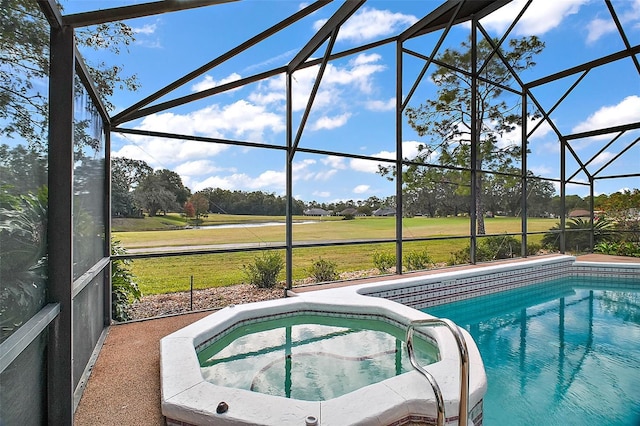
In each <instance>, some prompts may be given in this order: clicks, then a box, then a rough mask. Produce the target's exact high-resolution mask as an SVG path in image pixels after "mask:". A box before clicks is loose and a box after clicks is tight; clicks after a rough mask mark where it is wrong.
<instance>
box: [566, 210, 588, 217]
mask: <svg viewBox="0 0 640 426" xmlns="http://www.w3.org/2000/svg"><path fill="white" fill-rule="evenodd" d="M569 217H591V212H590V211H589V210H583V209H575V210H571V211H570V212H569Z"/></svg>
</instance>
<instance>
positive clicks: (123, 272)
mask: <svg viewBox="0 0 640 426" xmlns="http://www.w3.org/2000/svg"><path fill="white" fill-rule="evenodd" d="M111 253H113V254H125V253H126V250H125V248H124V247H122V246H121V245H120V241H117V240H112V241H111ZM130 265H131V260H129V259H114V260H112V261H111V317H112V318H113V319H114V320H116V321H128V320H130V319H131V316H130V315H129V312H128V308H129V306H131V304H132V303H134V302H136V301H138V300H140V298H141V297H142V292H141V291H140V288H139V287H138V284H137V283H136V281H135V279H136V277H135V275H133V273H132V272H131V270H130V269H129V267H130Z"/></svg>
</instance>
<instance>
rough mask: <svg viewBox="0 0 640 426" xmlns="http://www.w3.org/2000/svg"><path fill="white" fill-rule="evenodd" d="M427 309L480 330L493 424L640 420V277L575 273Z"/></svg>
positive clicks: (487, 417) (488, 416)
mask: <svg viewBox="0 0 640 426" xmlns="http://www.w3.org/2000/svg"><path fill="white" fill-rule="evenodd" d="M424 312H427V313H429V314H431V315H434V316H438V317H444V318H449V319H451V320H453V321H454V322H456V323H457V324H458V325H459V326H460V327H462V328H465V329H466V330H467V331H468V332H469V333H470V334H471V335H472V336H473V338H474V340H475V342H476V344H477V346H478V348H479V350H480V353H481V355H482V358H483V361H484V365H485V370H486V374H487V380H488V391H487V394H486V395H485V399H484V424H485V425H487V426H503V425H532V424H545V425H587V424H597V425H616V426H624V425H629V426H637V425H639V424H640V278H637V279H633V278H625V279H612V278H605V279H603V278H591V277H567V278H562V279H556V280H551V281H548V282H546V283H541V284H534V285H530V286H527V287H523V288H519V289H515V290H509V291H506V292H502V293H496V294H491V295H485V296H480V297H476V298H473V299H467V300H463V301H458V302H453V303H448V304H444V305H440V306H434V307H429V308H425V309H424ZM514 419H516V420H514Z"/></svg>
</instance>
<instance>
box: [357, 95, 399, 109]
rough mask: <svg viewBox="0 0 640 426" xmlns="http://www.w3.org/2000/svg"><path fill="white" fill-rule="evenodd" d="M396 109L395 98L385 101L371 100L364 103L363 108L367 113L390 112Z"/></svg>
mask: <svg viewBox="0 0 640 426" xmlns="http://www.w3.org/2000/svg"><path fill="white" fill-rule="evenodd" d="M395 107H396V98H395V97H394V98H390V99H388V100H386V101H379V100H372V101H367V102H366V103H365V108H366V109H368V110H369V111H392V110H394V109H395Z"/></svg>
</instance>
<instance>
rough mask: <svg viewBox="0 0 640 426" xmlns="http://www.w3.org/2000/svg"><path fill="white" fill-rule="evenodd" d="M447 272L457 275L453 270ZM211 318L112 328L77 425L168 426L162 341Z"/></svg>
mask: <svg viewBox="0 0 640 426" xmlns="http://www.w3.org/2000/svg"><path fill="white" fill-rule="evenodd" d="M536 258H538V257H536ZM524 260H531V258H528V259H514V260H508V261H504V262H519V261H524ZM576 260H578V261H581V262H612V263H640V258H629V257H622V256H606V255H599V254H588V255H584V256H578V257H577V258H576ZM497 263H498V262H492V263H490V264H483V265H476V266H462V267H458V268H460V269H470V268H482V267H484V266H485V265H495V264H497ZM446 270H447V271H449V270H453V268H447V269H446ZM439 272H443V270H442V269H440V270H435V271H426V272H422V273H420V275H428V274H433V273H439ZM415 275H418V274H404V275H402V276H381V277H375V278H369V279H364V280H355V281H352V282H346V283H335V284H331V285H323V286H307V287H302V288H296V290H295V291H312V290H320V289H327V288H330V287H331V286H333V287H338V286H345V285H353V284H364V283H367V282H379V281H383V280H392V279H395V278H400V277H407V276H415ZM210 313H211V312H210V311H206V312H197V313H189V314H183V315H176V316H172V317H164V318H157V319H150V320H145V321H139V322H132V323H127V324H119V325H113V326H111V327H110V328H109V330H108V333H107V337H106V339H105V342H104V345H103V347H102V350H101V351H100V354H99V356H98V359H97V361H96V364H95V365H94V367H93V370H92V373H91V376H90V378H89V381H88V383H87V386H86V389H85V391H84V394H83V396H82V399H81V400H80V402H79V404H78V408H77V410H76V413H75V416H74V421H75V424H76V425H91V426H94V425H137V426H138V425H139V426H145V425H149V426H152V425H164V424H165V421H164V417H163V416H162V413H161V407H160V339H161V338H162V337H164V336H166V335H168V334H171V333H173V332H174V331H176V330H179V329H181V328H182V327H185V326H187V325H189V324H191V323H193V322H195V321H197V320H199V319H201V318H203V317H205V316H207V315H209V314H210Z"/></svg>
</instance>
